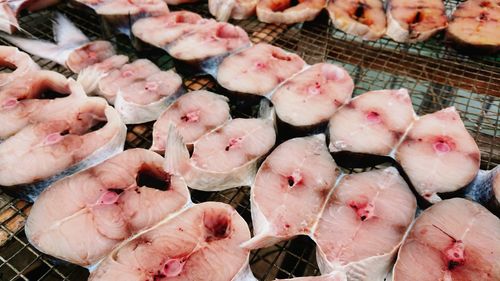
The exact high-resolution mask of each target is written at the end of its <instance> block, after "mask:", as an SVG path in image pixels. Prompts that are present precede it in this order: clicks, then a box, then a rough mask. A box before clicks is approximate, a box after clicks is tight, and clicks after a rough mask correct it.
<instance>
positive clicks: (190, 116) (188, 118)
mask: <svg viewBox="0 0 500 281" xmlns="http://www.w3.org/2000/svg"><path fill="white" fill-rule="evenodd" d="M181 120H182V121H184V122H198V120H200V112H199V111H191V112H188V113H186V114H185V115H183V116H181Z"/></svg>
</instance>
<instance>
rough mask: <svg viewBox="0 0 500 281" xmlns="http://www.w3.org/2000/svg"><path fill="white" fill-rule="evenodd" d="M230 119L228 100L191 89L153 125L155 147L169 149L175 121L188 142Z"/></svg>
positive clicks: (153, 147) (158, 149)
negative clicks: (170, 132)
mask: <svg viewBox="0 0 500 281" xmlns="http://www.w3.org/2000/svg"><path fill="white" fill-rule="evenodd" d="M229 119H231V115H230V113H229V104H228V99H227V98H226V97H224V96H220V95H217V94H214V93H212V92H209V91H204V90H200V91H193V92H189V93H187V94H185V95H183V96H182V97H180V98H179V99H177V100H176V101H175V102H174V103H172V104H171V105H170V106H169V107H168V108H167V109H166V110H165V111H164V112H163V113H162V114H161V115H160V117H158V120H157V121H156V122H155V124H154V126H153V145H152V146H151V148H150V149H151V150H154V151H159V152H163V151H165V142H166V140H167V135H168V130H169V126H170V124H171V123H172V124H174V125H175V127H176V129H177V131H178V133H179V134H180V136H181V137H182V140H183V141H184V143H185V144H186V145H192V144H193V143H194V142H195V141H196V140H198V139H199V138H200V137H202V136H203V135H205V134H208V133H209V132H210V131H212V130H214V129H215V128H218V127H220V126H222V125H223V124H224V123H226V122H227V121H228V120H229Z"/></svg>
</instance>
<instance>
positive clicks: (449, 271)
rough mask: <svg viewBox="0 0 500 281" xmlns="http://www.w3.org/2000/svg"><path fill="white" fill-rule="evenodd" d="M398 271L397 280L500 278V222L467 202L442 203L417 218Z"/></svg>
mask: <svg viewBox="0 0 500 281" xmlns="http://www.w3.org/2000/svg"><path fill="white" fill-rule="evenodd" d="M393 273H394V274H393V279H392V280H393V281H406V280H407V281H414V280H419V281H434V280H463V281H465V280H481V281H494V280H500V220H499V219H498V218H497V217H495V216H494V215H492V214H491V213H490V212H489V211H488V210H486V209H485V208H483V207H482V206H481V205H479V204H477V203H474V202H471V201H468V200H465V199H461V198H453V199H448V200H444V201H442V202H439V203H437V204H436V205H434V206H432V207H430V208H429V209H427V210H425V211H424V212H423V213H422V214H421V215H420V216H419V217H418V218H417V220H416V222H415V224H414V225H413V227H412V229H411V231H410V233H409V235H408V236H407V237H406V239H405V241H404V243H403V245H402V246H401V249H400V250H399V254H398V259H397V261H396V266H395V267H394V272H393Z"/></svg>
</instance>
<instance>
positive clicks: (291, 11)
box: [257, 0, 326, 24]
mask: <svg viewBox="0 0 500 281" xmlns="http://www.w3.org/2000/svg"><path fill="white" fill-rule="evenodd" d="M296 3H297V4H296V5H293V1H292V0H260V1H259V3H258V4H257V17H258V18H259V20H260V21H261V22H266V23H276V24H281V23H282V24H294V23H300V22H305V21H311V20H313V19H315V18H316V16H317V15H318V14H319V13H320V12H321V10H323V8H324V7H325V5H326V0H300V1H297V2H296Z"/></svg>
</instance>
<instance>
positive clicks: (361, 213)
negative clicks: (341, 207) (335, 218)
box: [349, 200, 374, 221]
mask: <svg viewBox="0 0 500 281" xmlns="http://www.w3.org/2000/svg"><path fill="white" fill-rule="evenodd" d="M349 207H351V208H352V209H353V210H354V211H355V212H356V215H357V216H358V218H359V219H360V220H361V221H365V220H367V219H369V218H371V217H372V216H373V209H374V206H373V204H371V203H368V202H356V201H354V200H351V201H350V202H349Z"/></svg>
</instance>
